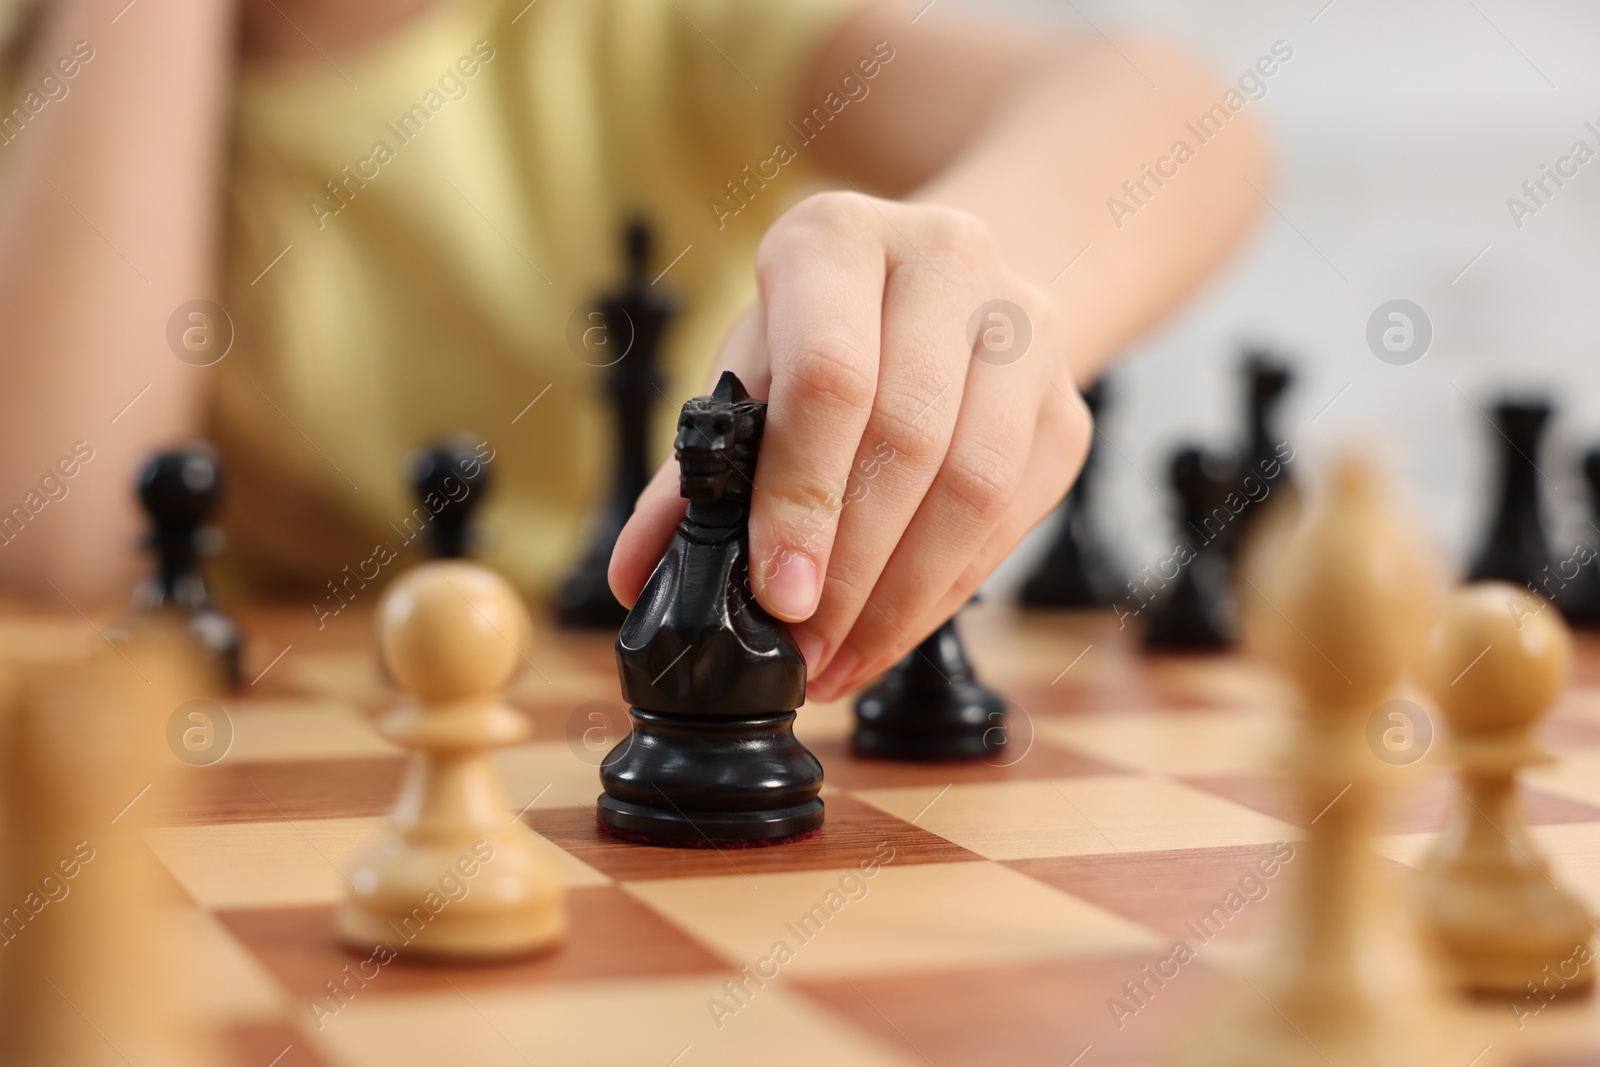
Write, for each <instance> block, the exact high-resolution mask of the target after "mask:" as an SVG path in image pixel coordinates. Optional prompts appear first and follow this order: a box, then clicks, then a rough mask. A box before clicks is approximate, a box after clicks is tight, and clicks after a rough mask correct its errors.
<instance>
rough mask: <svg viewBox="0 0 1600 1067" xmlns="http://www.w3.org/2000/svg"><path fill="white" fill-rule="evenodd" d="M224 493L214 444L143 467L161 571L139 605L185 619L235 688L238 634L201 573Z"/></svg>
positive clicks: (215, 537) (152, 542)
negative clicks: (213, 515) (213, 447)
mask: <svg viewBox="0 0 1600 1067" xmlns="http://www.w3.org/2000/svg"><path fill="white" fill-rule="evenodd" d="M221 492H222V467H221V465H220V463H219V462H218V460H217V456H216V452H215V451H214V450H213V449H212V448H211V447H210V446H209V445H205V444H200V443H196V444H191V445H186V446H184V447H182V448H177V449H173V450H171V451H168V452H161V453H158V454H156V455H154V456H152V457H150V459H149V460H147V461H146V462H145V465H144V468H143V469H142V470H141V471H140V472H139V502H140V503H141V504H142V505H143V506H144V510H145V513H146V514H147V515H149V517H150V524H151V530H150V536H149V540H148V541H147V544H148V546H149V548H150V549H151V550H152V551H153V552H154V553H155V556H156V569H155V573H154V574H152V575H150V576H149V577H148V578H147V579H146V580H145V581H144V582H142V583H141V584H140V585H139V588H138V589H137V591H136V592H135V594H134V602H135V607H137V608H138V609H139V610H140V611H143V612H146V613H154V612H160V611H176V612H179V613H181V614H182V616H183V617H184V619H185V627H186V630H187V632H188V633H189V635H190V637H191V638H193V639H194V641H195V642H196V643H197V644H198V645H199V646H200V647H201V648H202V649H204V650H205V652H206V654H207V655H208V656H209V657H210V658H211V659H212V660H213V662H214V663H215V664H216V666H217V671H218V676H219V678H220V680H221V681H222V682H223V683H224V684H226V685H228V686H230V687H231V686H237V685H238V684H239V682H240V654H241V644H242V641H241V638H240V635H239V628H238V627H237V626H236V625H234V622H233V620H232V619H230V618H228V616H226V615H224V614H223V613H222V612H221V611H219V610H218V609H217V608H216V606H215V605H214V604H213V603H212V601H211V592H210V590H209V589H208V588H207V586H206V581H205V578H204V577H203V576H202V575H201V573H200V565H201V561H202V560H203V559H205V557H207V556H209V555H211V554H213V552H214V551H215V548H216V545H217V542H218V541H219V540H220V533H219V532H218V531H217V529H216V528H215V527H213V526H212V525H211V524H210V523H209V521H208V520H209V519H210V518H211V515H212V514H213V513H214V512H215V510H216V506H217V502H218V500H219V498H220V494H221Z"/></svg>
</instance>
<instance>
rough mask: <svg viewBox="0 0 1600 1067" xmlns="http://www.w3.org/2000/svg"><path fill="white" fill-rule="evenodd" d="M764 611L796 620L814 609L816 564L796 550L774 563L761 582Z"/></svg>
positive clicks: (789, 619) (804, 617) (806, 616)
mask: <svg viewBox="0 0 1600 1067" xmlns="http://www.w3.org/2000/svg"><path fill="white" fill-rule="evenodd" d="M762 586H763V590H764V591H765V592H766V594H767V595H766V601H767V610H769V611H771V612H772V613H773V614H774V615H776V616H778V617H779V618H780V619H783V620H785V621H787V622H800V621H802V620H804V619H808V618H810V617H811V613H812V612H813V611H816V610H817V595H818V582H817V565H816V564H815V563H813V562H811V560H810V559H809V558H808V557H806V556H802V555H800V554H799V553H798V552H796V553H794V554H792V555H790V556H789V557H788V558H787V559H785V560H783V561H782V562H780V563H779V564H778V568H777V572H776V573H774V574H773V575H772V576H771V577H770V578H768V579H767V580H766V581H765V582H763V583H762Z"/></svg>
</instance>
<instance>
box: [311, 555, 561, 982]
mask: <svg viewBox="0 0 1600 1067" xmlns="http://www.w3.org/2000/svg"><path fill="white" fill-rule="evenodd" d="M531 629H532V627H531V624H530V623H529V621H528V616H527V611H526V609H525V608H524V607H523V606H522V601H521V600H520V599H519V598H518V597H517V594H516V593H515V592H514V591H513V590H512V589H511V587H510V586H509V585H507V584H506V582H505V580H504V579H502V578H501V577H499V576H498V575H497V574H495V573H494V572H492V571H489V570H486V569H485V568H483V567H479V566H476V565H475V564H471V563H465V562H461V561H457V560H444V561H439V562H434V563H428V564H424V565H423V566H420V567H417V568H416V569H414V570H412V571H410V572H409V573H407V574H406V575H404V576H403V577H401V578H400V579H399V580H398V581H397V582H395V584H394V585H393V586H392V587H391V588H390V589H389V590H388V591H387V592H386V593H385V595H384V599H383V601H382V603H381V604H380V605H379V608H378V644H379V648H380V650H381V653H382V656H383V662H384V664H385V666H386V667H387V668H388V670H389V673H390V675H391V677H393V678H394V679H395V680H396V681H397V682H398V683H399V684H400V685H401V686H403V687H404V688H406V689H407V690H409V691H410V692H411V693H412V694H414V697H415V699H413V700H410V701H407V702H406V703H404V704H401V705H400V706H399V707H398V708H396V709H395V710H393V711H392V712H390V713H389V714H388V716H386V717H385V719H384V720H383V724H382V729H383V732H384V734H385V736H387V737H389V738H390V739H391V740H393V741H395V742H396V743H397V744H400V745H402V746H404V747H405V748H408V749H411V750H412V751H413V752H414V753H416V755H415V756H413V757H412V765H411V769H410V772H409V773H408V775H407V777H406V780H405V784H404V785H403V786H402V787H401V791H400V798H399V801H398V803H397V804H396V806H395V812H394V817H393V823H392V825H391V827H390V829H389V830H388V831H387V832H386V833H385V834H384V836H383V837H382V838H380V839H379V840H378V842H377V843H376V844H375V845H374V846H373V847H372V848H371V849H370V850H369V851H368V852H367V853H366V854H365V855H364V856H363V857H362V858H361V859H360V861H359V862H358V863H357V865H356V867H355V870H354V871H352V872H351V875H350V883H351V886H352V890H351V892H350V895H349V899H348V900H347V902H346V903H345V906H344V907H343V908H342V909H341V911H340V913H339V935H340V937H341V939H342V940H344V941H345V942H346V943H347V944H349V945H351V946H352V947H355V948H358V949H362V950H367V951H371V950H374V949H378V950H380V951H381V950H382V948H383V947H385V946H386V947H387V949H388V950H390V951H392V952H395V953H398V954H403V955H419V956H432V957H444V958H453V959H489V958H496V957H504V956H514V955H520V954H523V953H529V952H533V951H536V950H538V949H541V948H545V947H548V946H550V945H552V944H554V943H556V942H557V941H559V940H560V939H561V937H562V936H563V934H564V933H565V932H566V926H567V918H566V905H565V898H564V893H563V889H562V886H561V883H560V879H559V877H558V876H557V874H556V872H555V869H554V867H553V865H552V864H551V862H550V860H549V859H548V858H546V857H545V856H543V855H541V854H540V852H539V850H538V845H537V843H536V841H535V838H534V836H533V833H532V831H530V830H529V829H528V828H527V827H526V826H523V825H522V823H520V822H519V821H517V819H516V817H515V813H514V812H512V811H511V809H510V806H509V805H508V804H507V803H506V802H505V798H504V791H503V789H502V788H501V785H500V781H499V778H498V776H497V775H496V773H495V771H494V768H493V766H492V765H491V764H490V762H489V750H490V749H491V748H495V747H499V746H503V745H509V744H514V743H516V742H518V741H521V740H523V739H524V738H525V737H527V736H528V733H529V727H528V724H527V721H526V720H525V719H524V718H523V716H522V715H520V714H518V713H517V712H516V711H514V710H513V709H511V708H510V707H508V706H506V704H505V703H504V702H503V701H502V699H501V696H502V692H503V690H504V688H505V686H506V684H507V683H508V682H510V680H511V678H512V676H513V675H514V674H515V673H516V669H517V666H518V662H519V660H520V658H521V656H520V653H519V651H518V645H519V643H520V642H523V641H525V640H526V637H527V635H528V634H529V633H530V632H531Z"/></svg>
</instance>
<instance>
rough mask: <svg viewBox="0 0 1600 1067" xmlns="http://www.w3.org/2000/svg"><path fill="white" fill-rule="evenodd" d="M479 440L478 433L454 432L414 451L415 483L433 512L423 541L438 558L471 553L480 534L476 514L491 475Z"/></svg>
mask: <svg viewBox="0 0 1600 1067" xmlns="http://www.w3.org/2000/svg"><path fill="white" fill-rule="evenodd" d="M480 445H481V440H480V439H479V438H475V437H472V436H471V435H469V434H455V435H453V436H451V437H448V438H446V439H444V440H442V441H439V442H437V443H435V444H433V445H431V446H429V447H428V448H424V449H421V450H420V451H418V452H417V453H416V454H415V455H413V456H412V459H411V471H410V475H411V488H412V490H413V491H414V492H415V493H416V495H417V502H418V503H419V504H421V505H422V507H423V508H424V510H426V511H427V512H428V514H429V515H430V516H432V517H431V518H430V519H429V521H428V525H427V526H425V527H424V528H423V531H422V540H423V544H425V545H426V546H427V549H428V553H429V554H430V555H431V556H433V557H434V558H435V559H462V558H464V557H466V556H470V555H471V554H472V552H473V549H474V548H475V547H477V543H478V541H479V540H480V539H481V538H480V535H479V528H478V524H477V520H476V517H475V516H476V514H477V511H478V508H479V507H481V506H482V504H483V498H484V494H485V493H487V492H488V490H489V484H490V480H489V468H488V465H487V464H485V463H484V462H483V461H482V459H481V458H480V457H481V453H480V451H479V448H480Z"/></svg>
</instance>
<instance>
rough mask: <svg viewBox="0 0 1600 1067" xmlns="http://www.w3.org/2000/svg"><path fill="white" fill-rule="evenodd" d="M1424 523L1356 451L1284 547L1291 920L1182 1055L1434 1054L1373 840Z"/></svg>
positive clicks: (1189, 1059)
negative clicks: (1385, 733) (1400, 514)
mask: <svg viewBox="0 0 1600 1067" xmlns="http://www.w3.org/2000/svg"><path fill="white" fill-rule="evenodd" d="M1422 558H1423V557H1422V553H1421V551H1420V550H1419V548H1418V547H1417V541H1416V538H1415V535H1414V534H1413V533H1412V531H1411V530H1410V529H1409V528H1408V527H1407V526H1406V525H1405V524H1404V523H1402V522H1401V521H1400V520H1399V519H1398V518H1397V517H1396V516H1395V515H1394V514H1393V513H1391V512H1390V510H1389V508H1388V505H1387V502H1386V500H1385V499H1384V494H1383V493H1382V492H1381V491H1380V486H1379V485H1378V481H1377V478H1376V476H1375V474H1374V472H1373V471H1372V470H1370V469H1369V468H1367V467H1366V466H1364V465H1362V464H1359V463H1354V462H1348V461H1347V462H1346V463H1344V464H1342V465H1341V466H1340V467H1339V468H1338V469H1337V470H1336V471H1335V473H1334V477H1333V479H1332V485H1331V488H1330V490H1329V492H1328V493H1327V499H1326V501H1325V503H1324V504H1323V505H1322V507H1321V508H1320V509H1319V510H1318V511H1317V512H1316V514H1314V515H1313V516H1312V517H1311V518H1310V520H1309V521H1308V522H1307V523H1306V524H1305V525H1304V526H1303V527H1302V528H1301V530H1300V531H1299V533H1298V534H1297V535H1296V536H1295V538H1294V540H1293V541H1292V543H1291V544H1290V545H1289V547H1288V548H1287V550H1286V551H1285V552H1284V554H1283V556H1282V559H1281V561H1280V565H1279V568H1278V571H1277V574H1276V576H1275V580H1274V581H1273V582H1272V584H1271V586H1270V588H1269V589H1268V590H1267V591H1266V593H1267V597H1268V599H1269V600H1270V601H1271V602H1272V603H1273V604H1274V605H1275V606H1276V607H1277V608H1278V609H1279V611H1280V612H1281V615H1280V616H1279V619H1278V623H1277V625H1276V626H1275V627H1273V628H1272V629H1271V630H1270V632H1268V633H1267V634H1265V635H1264V638H1265V642H1266V645H1267V647H1268V649H1269V651H1270V653H1271V655H1272V656H1273V658H1274V659H1275V660H1276V662H1277V664H1278V665H1279V667H1281V668H1282V670H1283V671H1284V672H1285V674H1286V675H1287V676H1288V677H1289V679H1290V680H1291V681H1292V682H1293V684H1294V686H1295V688H1296V689H1297V690H1298V692H1299V694H1300V697H1301V701H1302V704H1303V711H1302V713H1301V715H1300V716H1299V721H1298V723H1297V727H1298V731H1297V732H1298V736H1297V738H1296V740H1295V743H1294V745H1293V748H1292V751H1291V754H1290V756H1289V758H1288V760H1287V766H1286V768H1285V772H1286V779H1287V782H1288V783H1289V785H1290V787H1291V788H1292V789H1293V790H1294V794H1295V798H1296V808H1297V811H1296V815H1295V817H1294V818H1293V819H1292V820H1291V821H1293V822H1295V823H1296V824H1297V825H1301V826H1306V827H1307V836H1306V839H1305V841H1304V842H1302V843H1300V844H1297V845H1296V858H1295V859H1294V862H1293V866H1292V867H1291V868H1290V870H1289V872H1288V877H1289V878H1290V882H1289V883H1288V884H1287V885H1286V886H1285V890H1286V892H1287V893H1288V894H1289V898H1288V899H1287V900H1286V901H1285V903H1284V908H1285V909H1286V910H1285V912H1284V913H1283V914H1282V918H1283V920H1284V923H1283V928H1282V929H1281V930H1279V931H1278V932H1277V934H1276V936H1275V937H1274V938H1273V939H1272V943H1271V945H1270V947H1269V950H1268V951H1269V953H1270V954H1269V955H1268V956H1267V957H1265V958H1264V959H1263V960H1262V961H1261V963H1260V964H1259V965H1258V966H1257V969H1256V970H1255V972H1254V973H1251V974H1248V975H1247V976H1246V977H1245V984H1243V985H1242V986H1241V987H1240V988H1239V989H1238V990H1237V991H1236V994H1235V996H1234V998H1233V1003H1232V1006H1231V1008H1230V1009H1228V1010H1226V1011H1224V1012H1223V1013H1222V1014H1220V1015H1218V1016H1217V1020H1216V1023H1215V1024H1214V1025H1213V1026H1212V1027H1211V1028H1210V1029H1208V1030H1207V1031H1206V1032H1205V1033H1203V1034H1202V1035H1199V1036H1198V1037H1197V1038H1196V1040H1194V1041H1192V1042H1190V1043H1189V1044H1188V1045H1187V1047H1186V1048H1185V1049H1184V1050H1182V1051H1181V1052H1178V1053H1176V1054H1175V1057H1174V1059H1175V1062H1179V1063H1183V1064H1190V1065H1201V1064H1204V1065H1210V1067H1223V1065H1226V1067H1299V1065H1304V1067H1327V1065H1328V1064H1333V1065H1335V1067H1415V1065H1417V1064H1423V1063H1431V1062H1433V1060H1432V1058H1431V1057H1430V1056H1429V1055H1428V1049H1427V1043H1428V1033H1429V1027H1430V1018H1429V1017H1430V1009H1431V1006H1430V1004H1429V1003H1428V999H1427V997H1426V992H1425V986H1424V983H1423V982H1422V981H1421V980H1420V976H1421V966H1420V961H1418V960H1417V958H1416V957H1415V955H1414V954H1412V955H1407V954H1406V953H1404V950H1403V949H1402V948H1401V947H1400V946H1402V945H1403V944H1404V943H1405V941H1404V939H1403V938H1400V937H1398V936H1395V931H1394V930H1393V929H1392V925H1393V924H1392V921H1391V920H1390V919H1389V917H1390V916H1392V915H1393V914H1394V913H1395V910H1396V909H1393V908H1389V907H1385V906H1384V905H1385V901H1384V900H1383V893H1382V890H1381V888H1380V887H1379V885H1378V883H1377V881H1376V878H1375V871H1374V856H1373V854H1372V852H1371V851H1370V847H1369V845H1370V839H1371V837H1372V834H1373V827H1374V825H1375V821H1376V818H1377V815H1378V813H1379V811H1380V810H1381V804H1382V800H1383V796H1384V793H1385V788H1384V785H1385V782H1384V777H1385V774H1386V773H1391V774H1392V773H1394V772H1393V770H1392V768H1389V767H1387V765H1385V764H1383V763H1382V762H1380V761H1378V760H1377V759H1375V758H1374V756H1373V754H1372V752H1371V751H1370V750H1369V749H1368V747H1367V743H1366V729H1365V728H1366V723H1367V720H1368V718H1369V717H1370V715H1371V714H1372V712H1373V711H1374V709H1376V708H1378V707H1379V706H1380V705H1381V704H1383V703H1384V702H1385V701H1386V700H1387V699H1388V698H1389V697H1390V696H1391V695H1392V694H1393V693H1394V691H1395V689H1396V686H1397V685H1398V684H1399V682H1400V680H1401V676H1402V673H1403V672H1404V671H1405V670H1406V669H1407V667H1408V666H1409V665H1410V664H1411V663H1413V662H1414V658H1415V656H1416V655H1417V654H1418V651H1419V650H1420V647H1421V643H1422V638H1423V635H1424V634H1425V632H1426V628H1427V624H1428V621H1429V619H1430V617H1431V612H1432V608H1433V604H1434V600H1435V593H1434V591H1433V590H1432V589H1431V588H1430V587H1429V586H1428V584H1427V576H1428V575H1429V574H1430V569H1429V568H1428V567H1426V566H1423V565H1422Z"/></svg>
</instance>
